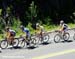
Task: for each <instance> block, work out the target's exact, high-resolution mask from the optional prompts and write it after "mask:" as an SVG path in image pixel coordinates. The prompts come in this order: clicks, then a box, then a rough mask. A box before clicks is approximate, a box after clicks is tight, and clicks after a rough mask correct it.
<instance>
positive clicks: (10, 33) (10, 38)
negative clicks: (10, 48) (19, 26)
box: [6, 27, 16, 45]
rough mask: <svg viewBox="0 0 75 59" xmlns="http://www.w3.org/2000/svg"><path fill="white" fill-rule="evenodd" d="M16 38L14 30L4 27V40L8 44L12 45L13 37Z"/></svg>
mask: <svg viewBox="0 0 75 59" xmlns="http://www.w3.org/2000/svg"><path fill="white" fill-rule="evenodd" d="M15 36H16V32H15V30H12V29H10V28H9V27H6V39H7V40H8V42H9V44H10V45H11V44H12V43H13V40H14V37H15Z"/></svg>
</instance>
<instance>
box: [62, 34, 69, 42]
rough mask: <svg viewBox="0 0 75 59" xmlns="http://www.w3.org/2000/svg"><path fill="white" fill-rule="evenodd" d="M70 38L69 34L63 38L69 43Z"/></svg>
mask: <svg viewBox="0 0 75 59" xmlns="http://www.w3.org/2000/svg"><path fill="white" fill-rule="evenodd" d="M69 38H70V34H69V33H65V34H64V36H63V39H64V40H65V41H68V40H69Z"/></svg>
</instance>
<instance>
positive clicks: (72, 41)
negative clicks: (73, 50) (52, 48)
mask: <svg viewBox="0 0 75 59" xmlns="http://www.w3.org/2000/svg"><path fill="white" fill-rule="evenodd" d="M61 42H62V43H65V42H68V43H70V42H73V40H68V41H67V40H66V41H61Z"/></svg>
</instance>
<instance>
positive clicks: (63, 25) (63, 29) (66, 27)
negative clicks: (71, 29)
mask: <svg viewBox="0 0 75 59" xmlns="http://www.w3.org/2000/svg"><path fill="white" fill-rule="evenodd" d="M60 26H61V30H62V31H66V30H67V29H68V25H67V24H65V23H64V24H60Z"/></svg>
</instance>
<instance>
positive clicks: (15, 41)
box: [12, 39, 19, 47]
mask: <svg viewBox="0 0 75 59" xmlns="http://www.w3.org/2000/svg"><path fill="white" fill-rule="evenodd" d="M18 44H19V40H18V39H14V40H13V44H12V46H13V47H17V46H18Z"/></svg>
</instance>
